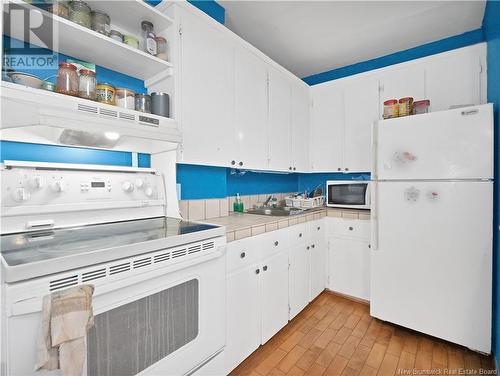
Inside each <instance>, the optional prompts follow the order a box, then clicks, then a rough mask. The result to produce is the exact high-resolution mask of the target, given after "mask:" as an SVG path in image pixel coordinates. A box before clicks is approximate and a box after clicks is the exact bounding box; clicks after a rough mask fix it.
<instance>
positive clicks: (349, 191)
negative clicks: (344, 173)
mask: <svg viewBox="0 0 500 376" xmlns="http://www.w3.org/2000/svg"><path fill="white" fill-rule="evenodd" d="M327 206H330V207H334V208H351V209H370V183H369V182H363V183H359V182H352V181H346V182H339V181H336V182H327Z"/></svg>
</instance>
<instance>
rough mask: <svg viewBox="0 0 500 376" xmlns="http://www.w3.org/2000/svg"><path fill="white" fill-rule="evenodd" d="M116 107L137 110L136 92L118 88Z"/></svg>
mask: <svg viewBox="0 0 500 376" xmlns="http://www.w3.org/2000/svg"><path fill="white" fill-rule="evenodd" d="M116 105H117V106H118V107H122V108H126V109H129V110H133V109H134V108H135V92H134V91H132V90H130V89H126V88H122V87H120V88H118V87H117V88H116Z"/></svg>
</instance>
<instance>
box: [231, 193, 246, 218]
mask: <svg viewBox="0 0 500 376" xmlns="http://www.w3.org/2000/svg"><path fill="white" fill-rule="evenodd" d="M243 210H244V208H243V201H242V200H241V198H240V194H239V193H237V194H236V200H235V201H234V203H233V211H234V212H235V213H243Z"/></svg>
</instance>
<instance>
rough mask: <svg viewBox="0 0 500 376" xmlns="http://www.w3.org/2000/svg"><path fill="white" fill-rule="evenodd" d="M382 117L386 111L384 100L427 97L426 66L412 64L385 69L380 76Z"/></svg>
mask: <svg viewBox="0 0 500 376" xmlns="http://www.w3.org/2000/svg"><path fill="white" fill-rule="evenodd" d="M380 87H381V91H380V104H379V106H380V115H381V116H380V117H381V118H382V115H383V113H384V101H386V100H388V99H400V98H403V97H413V98H414V99H415V100H418V99H425V68H424V66H423V65H420V64H419V65H411V66H405V67H399V68H393V69H390V70H387V71H385V72H384V73H383V74H382V75H381V77H380Z"/></svg>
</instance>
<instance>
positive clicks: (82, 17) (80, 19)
mask: <svg viewBox="0 0 500 376" xmlns="http://www.w3.org/2000/svg"><path fill="white" fill-rule="evenodd" d="M69 19H70V20H71V21H73V22H74V23H77V24H78V25H81V26H84V27H88V28H89V29H90V26H91V25H92V21H91V16H90V7H89V6H88V5H87V3H86V2H85V1H82V0H72V1H71V3H69Z"/></svg>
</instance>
